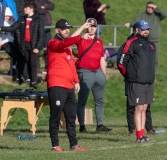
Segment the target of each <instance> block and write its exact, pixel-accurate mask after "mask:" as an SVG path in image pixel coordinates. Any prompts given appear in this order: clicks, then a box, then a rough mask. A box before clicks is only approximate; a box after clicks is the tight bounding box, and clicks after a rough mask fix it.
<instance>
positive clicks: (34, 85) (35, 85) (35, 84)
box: [30, 82, 38, 89]
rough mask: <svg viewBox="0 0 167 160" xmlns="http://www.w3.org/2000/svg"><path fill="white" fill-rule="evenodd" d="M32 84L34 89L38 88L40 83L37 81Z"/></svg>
mask: <svg viewBox="0 0 167 160" xmlns="http://www.w3.org/2000/svg"><path fill="white" fill-rule="evenodd" d="M30 86H31V87H33V88H34V89H37V88H38V85H37V83H36V82H32V83H31V85H30Z"/></svg>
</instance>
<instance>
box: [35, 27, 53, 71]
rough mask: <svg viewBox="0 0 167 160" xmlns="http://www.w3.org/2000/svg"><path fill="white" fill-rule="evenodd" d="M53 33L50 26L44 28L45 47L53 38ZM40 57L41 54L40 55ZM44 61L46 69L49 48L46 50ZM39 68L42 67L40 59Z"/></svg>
mask: <svg viewBox="0 0 167 160" xmlns="http://www.w3.org/2000/svg"><path fill="white" fill-rule="evenodd" d="M51 38H52V35H51V30H50V29H49V28H45V29H44V34H43V47H44V48H47V44H48V42H49V41H50V40H51ZM39 58H40V55H39ZM44 61H45V70H46V69H47V64H48V62H47V50H44ZM37 65H38V68H40V59H38V61H37Z"/></svg>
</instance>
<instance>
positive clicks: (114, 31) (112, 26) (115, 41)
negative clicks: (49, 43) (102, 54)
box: [0, 25, 132, 53]
mask: <svg viewBox="0 0 167 160" xmlns="http://www.w3.org/2000/svg"><path fill="white" fill-rule="evenodd" d="M73 27H74V28H76V29H77V28H79V27H80V25H74V26H73ZM100 27H102V28H113V29H114V30H113V35H114V37H113V45H112V46H104V48H119V47H120V46H119V45H117V36H118V34H117V31H118V29H119V28H125V26H124V25H98V27H97V37H98V38H99V37H100ZM45 28H51V29H53V28H55V26H45ZM125 29H127V28H125ZM129 33H130V34H131V33H132V28H129ZM72 48H76V47H75V46H72ZM43 50H46V48H43ZM3 52H5V51H4V50H0V53H3Z"/></svg>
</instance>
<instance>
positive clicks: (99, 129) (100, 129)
mask: <svg viewBox="0 0 167 160" xmlns="http://www.w3.org/2000/svg"><path fill="white" fill-rule="evenodd" d="M96 131H97V132H112V131H113V129H112V128H111V129H109V128H107V127H106V126H104V125H103V124H101V125H98V126H97V127H96Z"/></svg>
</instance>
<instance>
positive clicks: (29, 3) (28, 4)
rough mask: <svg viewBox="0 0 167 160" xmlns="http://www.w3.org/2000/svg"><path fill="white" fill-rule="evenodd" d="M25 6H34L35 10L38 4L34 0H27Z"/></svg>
mask: <svg viewBox="0 0 167 160" xmlns="http://www.w3.org/2000/svg"><path fill="white" fill-rule="evenodd" d="M25 7H30V8H33V9H34V11H35V9H36V4H35V3H34V2H33V1H27V2H26V3H25V4H24V8H25Z"/></svg>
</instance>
